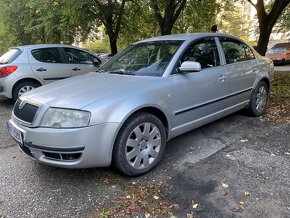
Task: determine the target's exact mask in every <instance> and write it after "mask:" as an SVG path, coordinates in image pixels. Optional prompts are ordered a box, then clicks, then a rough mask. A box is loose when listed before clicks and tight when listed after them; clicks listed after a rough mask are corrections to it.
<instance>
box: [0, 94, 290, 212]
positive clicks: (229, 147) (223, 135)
mask: <svg viewBox="0 0 290 218" xmlns="http://www.w3.org/2000/svg"><path fill="white" fill-rule="evenodd" d="M12 107H13V104H12V102H10V101H7V100H3V99H0V125H1V126H0V217H1V218H2V217H5V218H6V217H113V216H116V217H134V216H135V217H137V216H138V217H152V216H153V215H159V216H163V217H170V216H172V215H174V216H176V217H290V206H289V205H290V189H289V187H290V146H289V141H290V134H289V132H290V125H289V124H288V123H286V122H285V123H283V122H279V123H273V122H271V121H267V120H266V119H264V117H261V118H253V117H248V116H247V115H245V114H243V113H236V114H233V115H230V116H228V117H225V118H223V119H221V120H218V121H216V122H213V123H211V124H208V125H206V126H204V127H202V128H199V129H196V130H194V131H191V132H189V133H187V134H185V135H182V136H180V137H177V138H175V139H173V140H171V141H170V142H169V143H168V146H167V148H166V152H165V156H164V158H163V160H162V162H161V163H160V164H159V165H158V166H157V168H156V169H155V170H153V171H152V172H150V173H148V174H146V175H144V176H140V177H137V178H127V177H124V176H122V175H120V174H119V173H118V172H116V171H115V170H114V169H113V168H102V169H98V168H95V169H84V170H68V169H61V168H55V167H50V166H45V165H42V164H39V163H36V162H35V161H34V160H32V159H30V158H28V157H27V156H26V155H24V154H23V153H22V152H21V151H20V150H19V149H18V146H17V145H16V143H15V142H14V141H13V140H12V139H11V138H10V136H9V135H8V133H7V132H6V130H5V122H6V121H7V120H8V119H9V117H10V115H11V109H12Z"/></svg>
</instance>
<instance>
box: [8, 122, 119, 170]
mask: <svg viewBox="0 0 290 218" xmlns="http://www.w3.org/2000/svg"><path fill="white" fill-rule="evenodd" d="M8 122H9V123H10V125H12V126H13V127H14V128H16V129H18V130H19V131H21V133H22V137H23V143H22V144H20V145H19V146H20V148H21V149H22V150H23V151H24V152H25V153H26V154H27V155H29V156H30V157H32V158H34V159H36V160H37V161H39V162H42V163H45V164H48V165H53V166H58V167H64V168H90V167H106V166H109V165H110V164H111V159H112V150H113V146H114V142H115V138H116V136H117V133H118V130H119V128H120V124H119V123H104V124H99V125H95V126H89V127H85V128H72V129H52V128H29V127H25V126H22V125H19V124H18V123H17V122H15V121H14V120H12V119H11V120H9V121H8Z"/></svg>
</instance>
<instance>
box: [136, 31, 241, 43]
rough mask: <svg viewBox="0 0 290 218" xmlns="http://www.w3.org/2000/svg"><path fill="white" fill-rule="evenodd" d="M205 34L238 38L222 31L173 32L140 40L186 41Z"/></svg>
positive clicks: (205, 35)
mask: <svg viewBox="0 0 290 218" xmlns="http://www.w3.org/2000/svg"><path fill="white" fill-rule="evenodd" d="M207 36H212V37H215V36H219V37H231V38H235V39H238V38H236V37H234V36H231V35H228V34H224V33H185V34H173V35H165V36H158V37H154V38H150V39H145V40H143V41H141V42H147V41H159V40H183V41H187V40H194V39H198V38H203V37H207ZM238 40H240V39H238Z"/></svg>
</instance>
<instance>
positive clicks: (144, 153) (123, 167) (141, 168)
mask: <svg viewBox="0 0 290 218" xmlns="http://www.w3.org/2000/svg"><path fill="white" fill-rule="evenodd" d="M165 144H166V132H165V128H164V125H163V123H162V122H161V121H160V120H159V119H158V118H157V117H156V116H154V115H152V114H149V113H136V114H134V115H133V116H132V117H130V118H129V119H128V120H127V121H126V122H125V124H124V125H123V127H122V128H121V130H120V132H119V134H118V137H117V139H116V142H115V146H114V151H113V161H114V163H115V165H116V167H117V168H118V169H119V170H120V171H121V172H123V173H124V174H126V175H129V176H138V175H141V174H144V173H146V172H148V171H150V170H151V169H153V168H154V167H155V166H156V165H157V164H158V162H159V161H160V159H161V157H162V155H163V153H164V149H165Z"/></svg>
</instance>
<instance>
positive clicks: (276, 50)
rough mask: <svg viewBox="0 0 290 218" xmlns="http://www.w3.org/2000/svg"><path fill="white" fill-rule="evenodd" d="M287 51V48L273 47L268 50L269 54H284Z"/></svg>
mask: <svg viewBox="0 0 290 218" xmlns="http://www.w3.org/2000/svg"><path fill="white" fill-rule="evenodd" d="M284 53H286V48H272V49H270V50H268V51H267V54H284Z"/></svg>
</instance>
